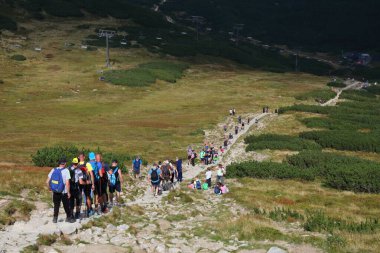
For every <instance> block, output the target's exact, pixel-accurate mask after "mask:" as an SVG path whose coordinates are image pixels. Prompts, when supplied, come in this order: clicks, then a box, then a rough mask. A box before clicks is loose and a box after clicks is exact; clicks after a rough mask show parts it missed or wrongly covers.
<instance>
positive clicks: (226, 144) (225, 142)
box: [223, 139, 228, 149]
mask: <svg viewBox="0 0 380 253" xmlns="http://www.w3.org/2000/svg"><path fill="white" fill-rule="evenodd" d="M223 146H224V149H227V147H228V140H227V139H225V140H224V142H223Z"/></svg>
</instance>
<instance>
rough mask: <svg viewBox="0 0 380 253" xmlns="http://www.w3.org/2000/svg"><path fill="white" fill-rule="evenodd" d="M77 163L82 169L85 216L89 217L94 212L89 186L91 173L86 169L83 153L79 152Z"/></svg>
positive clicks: (90, 186) (90, 185) (90, 184)
mask: <svg viewBox="0 0 380 253" xmlns="http://www.w3.org/2000/svg"><path fill="white" fill-rule="evenodd" d="M78 158H79V164H78V167H79V168H80V169H81V170H82V173H83V181H84V183H85V184H84V185H83V186H82V191H83V193H84V197H85V203H86V216H87V217H89V216H91V215H93V214H94V211H93V210H92V198H91V188H92V181H91V178H92V177H91V173H90V171H88V169H87V166H86V156H85V154H84V153H83V152H82V153H79V156H78Z"/></svg>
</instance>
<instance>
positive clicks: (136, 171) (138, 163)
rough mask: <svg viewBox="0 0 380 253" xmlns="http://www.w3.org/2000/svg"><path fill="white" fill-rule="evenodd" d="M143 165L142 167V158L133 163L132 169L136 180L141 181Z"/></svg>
mask: <svg viewBox="0 0 380 253" xmlns="http://www.w3.org/2000/svg"><path fill="white" fill-rule="evenodd" d="M141 165H142V160H141V159H140V156H137V157H136V158H135V159H134V160H133V163H132V167H133V170H132V173H133V177H134V178H135V179H136V178H137V179H140V168H141Z"/></svg>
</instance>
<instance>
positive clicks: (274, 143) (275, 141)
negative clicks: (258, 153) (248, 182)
mask: <svg viewBox="0 0 380 253" xmlns="http://www.w3.org/2000/svg"><path fill="white" fill-rule="evenodd" d="M245 142H246V143H248V146H247V148H246V151H253V150H260V149H278V150H304V149H313V150H320V149H321V147H320V146H319V145H318V144H317V143H315V142H314V141H309V140H306V141H305V140H303V139H301V138H299V137H298V136H288V135H276V134H263V135H259V136H254V135H251V136H248V137H246V138H245Z"/></svg>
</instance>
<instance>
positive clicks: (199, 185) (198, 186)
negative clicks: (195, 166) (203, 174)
mask: <svg viewBox="0 0 380 253" xmlns="http://www.w3.org/2000/svg"><path fill="white" fill-rule="evenodd" d="M194 189H197V190H202V183H201V180H199V179H198V178H197V179H196V180H195V182H194Z"/></svg>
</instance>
